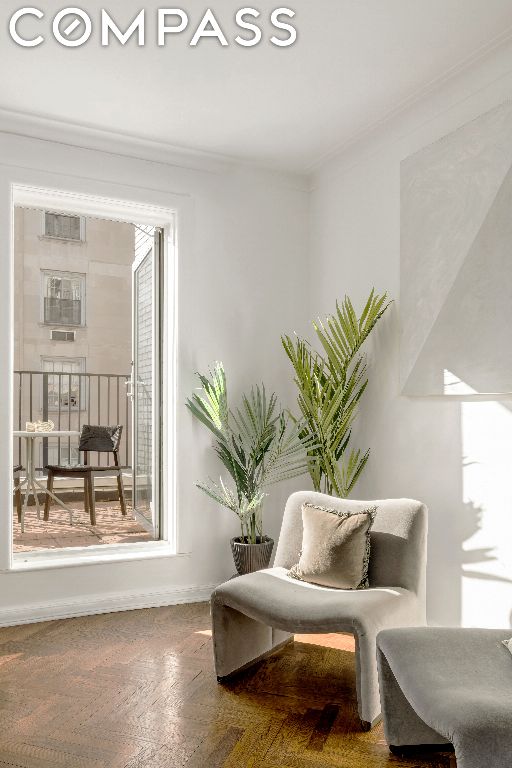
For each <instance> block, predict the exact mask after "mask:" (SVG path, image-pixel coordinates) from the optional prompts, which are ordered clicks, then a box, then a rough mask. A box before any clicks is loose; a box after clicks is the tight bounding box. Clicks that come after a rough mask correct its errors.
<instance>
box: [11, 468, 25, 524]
mask: <svg viewBox="0 0 512 768" xmlns="http://www.w3.org/2000/svg"><path fill="white" fill-rule="evenodd" d="M22 470H23V467H22V466H21V464H15V465H14V467H13V469H12V472H13V475H14V501H15V503H16V512H17V513H18V523H21V517H22V511H23V503H22V499H21V491H20V472H21V471H22Z"/></svg>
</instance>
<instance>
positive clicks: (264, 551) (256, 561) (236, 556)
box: [231, 536, 274, 576]
mask: <svg viewBox="0 0 512 768" xmlns="http://www.w3.org/2000/svg"><path fill="white" fill-rule="evenodd" d="M273 548H274V540H273V539H270V538H269V537H268V536H264V537H263V540H262V541H258V543H257V544H247V543H246V542H245V541H242V537H241V536H237V537H236V538H234V539H231V551H232V552H233V560H234V561H235V566H236V570H237V571H238V573H239V574H240V576H243V575H244V573H252V572H253V571H261V569H262V568H268V565H269V563H270V558H271V556H272V550H273Z"/></svg>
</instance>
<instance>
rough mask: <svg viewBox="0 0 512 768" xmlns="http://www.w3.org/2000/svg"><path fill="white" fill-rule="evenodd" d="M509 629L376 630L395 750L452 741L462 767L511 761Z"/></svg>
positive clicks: (503, 765)
mask: <svg viewBox="0 0 512 768" xmlns="http://www.w3.org/2000/svg"><path fill="white" fill-rule="evenodd" d="M509 638H510V629H469V628H468V629H466V628H464V629H461V628H460V627H423V628H419V627H411V628H407V629H404V628H402V629H388V630H385V631H384V632H381V633H380V634H379V636H378V637H377V661H378V665H379V677H380V691H381V700H382V716H383V720H384V734H385V736H386V740H387V742H388V744H389V746H390V750H391V751H392V752H393V753H394V754H395V755H402V756H404V757H405V756H407V755H411V753H412V754H414V752H415V751H416V747H417V746H419V748H420V750H425V749H426V748H427V747H430V748H433V747H437V748H438V749H441V750H444V749H446V748H447V745H449V744H453V747H454V748H455V757H456V759H457V766H458V768H482V767H483V766H489V768H510V766H511V765H512V738H511V737H512V657H511V656H510V653H509V651H508V649H507V648H505V646H504V645H503V643H502V641H503V640H508V639H509Z"/></svg>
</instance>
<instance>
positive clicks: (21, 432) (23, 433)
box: [12, 429, 80, 438]
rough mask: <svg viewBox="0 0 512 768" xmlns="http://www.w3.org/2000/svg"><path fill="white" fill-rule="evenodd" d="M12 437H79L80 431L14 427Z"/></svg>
mask: <svg viewBox="0 0 512 768" xmlns="http://www.w3.org/2000/svg"><path fill="white" fill-rule="evenodd" d="M12 434H13V435H14V437H32V438H35V437H80V432H77V431H76V430H74V429H52V430H51V432H27V430H25V429H15V430H14V432H13V433H12Z"/></svg>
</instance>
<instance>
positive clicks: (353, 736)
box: [0, 604, 455, 768]
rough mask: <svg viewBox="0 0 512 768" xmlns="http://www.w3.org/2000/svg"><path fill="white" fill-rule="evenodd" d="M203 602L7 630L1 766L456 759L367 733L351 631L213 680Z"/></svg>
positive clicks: (206, 766)
mask: <svg viewBox="0 0 512 768" xmlns="http://www.w3.org/2000/svg"><path fill="white" fill-rule="evenodd" d="M211 644H212V640H211V631H210V618H209V610H208V606H207V605H206V604H193V605H180V606H174V607H170V608H156V609H144V610H139V611H127V612H124V613H114V614H102V615H100V616H90V617H81V618H77V619H69V620H59V621H55V622H46V623H41V624H36V625H32V626H27V625H24V626H21V627H8V628H5V629H0V722H1V723H2V729H1V732H0V768H356V767H357V768H455V759H454V757H453V755H450V754H447V753H441V754H438V755H432V754H431V755H418V756H417V759H413V758H411V757H408V758H407V759H405V760H401V759H399V758H397V757H394V756H392V755H391V754H390V753H389V751H388V749H387V745H386V743H385V740H384V735H383V731H382V726H378V727H376V728H374V729H373V730H372V731H371V732H369V733H364V732H362V731H361V729H360V724H359V718H358V714H357V701H356V696H355V672H354V644H353V638H352V637H351V636H349V635H335V634H330V635H323V636H322V635H317V636H314V637H312V636H308V635H300V636H297V638H296V642H295V643H293V644H291V645H289V646H286V647H285V648H283V649H282V650H281V651H279V652H278V653H276V654H275V655H274V656H272V657H270V658H269V659H267V660H265V661H263V662H260V663H258V664H257V665H255V667H253V668H252V669H249V670H246V671H245V672H244V673H242V674H241V675H239V676H238V677H237V678H235V679H234V680H233V681H231V682H229V683H228V684H226V685H219V684H218V683H217V680H216V677H215V673H214V668H213V659H212V646H211Z"/></svg>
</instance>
